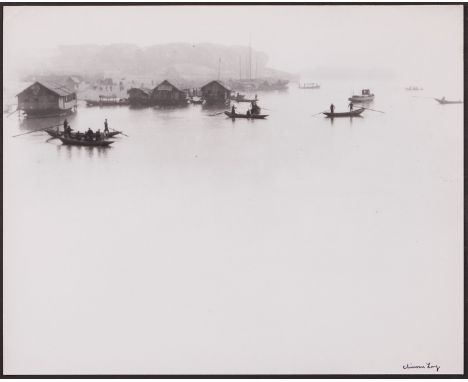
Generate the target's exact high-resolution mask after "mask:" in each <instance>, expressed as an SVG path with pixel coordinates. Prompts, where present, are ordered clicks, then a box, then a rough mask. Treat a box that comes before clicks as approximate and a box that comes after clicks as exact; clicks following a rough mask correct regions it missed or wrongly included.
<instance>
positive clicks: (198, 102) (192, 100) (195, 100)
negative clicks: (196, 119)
mask: <svg viewBox="0 0 468 382" xmlns="http://www.w3.org/2000/svg"><path fill="white" fill-rule="evenodd" d="M190 103H193V104H194V105H201V104H202V103H203V98H201V97H192V98H190Z"/></svg>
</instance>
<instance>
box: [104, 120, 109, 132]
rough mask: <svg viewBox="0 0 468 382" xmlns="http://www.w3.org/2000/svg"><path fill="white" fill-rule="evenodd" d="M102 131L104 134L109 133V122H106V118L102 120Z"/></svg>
mask: <svg viewBox="0 0 468 382" xmlns="http://www.w3.org/2000/svg"><path fill="white" fill-rule="evenodd" d="M104 133H105V134H108V133H109V124H108V123H107V118H106V119H105V121H104Z"/></svg>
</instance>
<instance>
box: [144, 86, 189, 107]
mask: <svg viewBox="0 0 468 382" xmlns="http://www.w3.org/2000/svg"><path fill="white" fill-rule="evenodd" d="M151 104H152V105H158V106H168V105H174V106H175V105H187V94H186V92H185V91H183V90H180V89H179V88H178V87H176V86H174V85H173V84H171V83H170V82H169V81H167V80H164V81H163V82H161V83H160V84H159V85H158V86H156V87H155V88H154V89H153V92H152V93H151Z"/></svg>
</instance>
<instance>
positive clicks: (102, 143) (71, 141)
mask: <svg viewBox="0 0 468 382" xmlns="http://www.w3.org/2000/svg"><path fill="white" fill-rule="evenodd" d="M58 139H60V140H61V141H62V143H63V144H64V145H69V146H91V147H107V146H109V145H110V144H112V143H114V141H108V140H105V139H103V140H99V141H87V140H85V139H75V138H66V137H58Z"/></svg>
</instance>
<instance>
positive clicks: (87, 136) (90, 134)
mask: <svg viewBox="0 0 468 382" xmlns="http://www.w3.org/2000/svg"><path fill="white" fill-rule="evenodd" d="M93 136H94V132H93V130H91V128H90V127H88V130H87V131H86V133H85V135H84V138H85V140H87V141H92V140H93Z"/></svg>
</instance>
